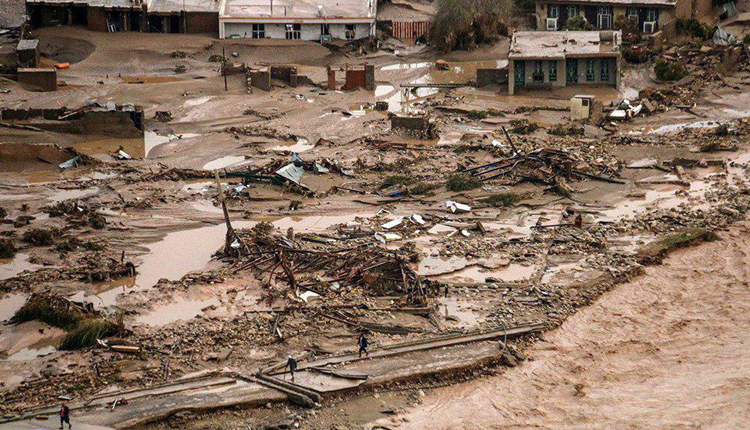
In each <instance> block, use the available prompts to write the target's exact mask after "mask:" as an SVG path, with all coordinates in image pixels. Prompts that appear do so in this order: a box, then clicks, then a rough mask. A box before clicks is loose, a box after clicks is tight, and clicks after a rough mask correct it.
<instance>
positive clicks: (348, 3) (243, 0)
mask: <svg viewBox="0 0 750 430" xmlns="http://www.w3.org/2000/svg"><path fill="white" fill-rule="evenodd" d="M376 10H377V0H222V6H221V7H220V10H219V15H220V16H221V17H223V18H240V19H242V18H244V19H259V20H267V21H278V22H283V21H284V20H287V21H288V20H326V19H336V20H339V19H367V20H374V19H375V14H376Z"/></svg>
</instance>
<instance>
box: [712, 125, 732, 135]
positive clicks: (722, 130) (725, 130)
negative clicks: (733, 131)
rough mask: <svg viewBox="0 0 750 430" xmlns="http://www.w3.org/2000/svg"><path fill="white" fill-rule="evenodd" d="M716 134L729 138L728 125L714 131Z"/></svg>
mask: <svg viewBox="0 0 750 430" xmlns="http://www.w3.org/2000/svg"><path fill="white" fill-rule="evenodd" d="M714 134H715V135H716V136H720V137H725V136H729V126H728V125H726V124H721V125H720V126H718V127H716V128H715V129H714Z"/></svg>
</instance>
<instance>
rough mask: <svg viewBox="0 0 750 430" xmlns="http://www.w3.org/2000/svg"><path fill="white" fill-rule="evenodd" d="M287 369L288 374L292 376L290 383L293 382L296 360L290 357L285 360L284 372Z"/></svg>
mask: <svg viewBox="0 0 750 430" xmlns="http://www.w3.org/2000/svg"><path fill="white" fill-rule="evenodd" d="M287 367H288V368H289V373H291V374H292V382H294V371H295V370H297V360H295V359H294V358H292V356H291V355H290V356H289V357H288V358H287V360H286V366H284V370H286V368H287Z"/></svg>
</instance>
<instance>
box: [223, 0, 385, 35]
mask: <svg viewBox="0 0 750 430" xmlns="http://www.w3.org/2000/svg"><path fill="white" fill-rule="evenodd" d="M377 7H378V6H377V1H376V0H350V1H347V2H339V1H333V0H294V1H291V0H222V3H221V8H220V11H219V38H221V39H231V38H251V39H266V38H268V39H289V40H313V41H320V42H326V41H329V40H331V39H343V40H356V39H362V38H365V37H370V36H374V35H375V19H376V15H377Z"/></svg>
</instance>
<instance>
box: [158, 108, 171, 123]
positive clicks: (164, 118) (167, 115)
mask: <svg viewBox="0 0 750 430" xmlns="http://www.w3.org/2000/svg"><path fill="white" fill-rule="evenodd" d="M154 119H155V120H157V121H159V122H169V121H172V112H170V111H168V110H158V111H156V112H155V113H154Z"/></svg>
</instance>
